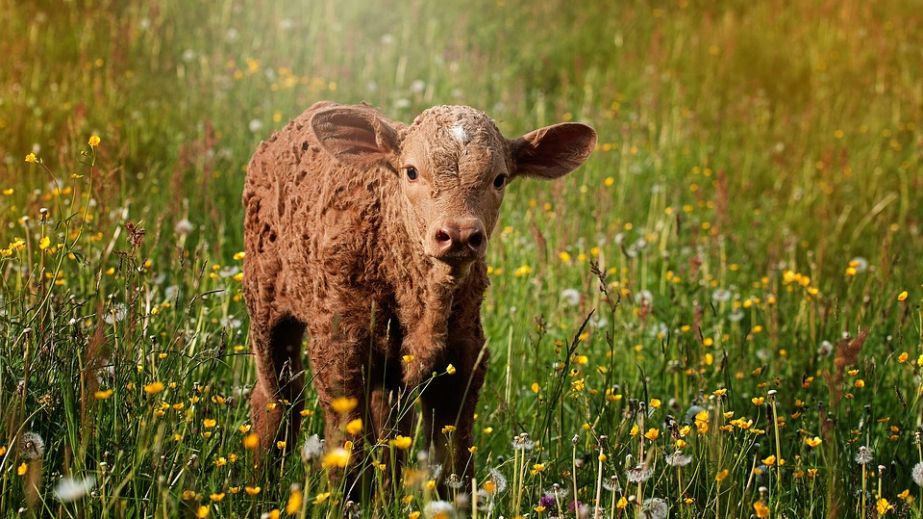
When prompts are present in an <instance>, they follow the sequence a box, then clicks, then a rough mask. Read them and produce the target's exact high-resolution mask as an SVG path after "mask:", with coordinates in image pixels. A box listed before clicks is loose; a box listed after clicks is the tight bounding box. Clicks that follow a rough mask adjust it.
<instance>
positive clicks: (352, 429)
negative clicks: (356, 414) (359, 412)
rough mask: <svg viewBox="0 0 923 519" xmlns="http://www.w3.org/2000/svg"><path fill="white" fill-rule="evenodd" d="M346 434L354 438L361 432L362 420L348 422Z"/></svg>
mask: <svg viewBox="0 0 923 519" xmlns="http://www.w3.org/2000/svg"><path fill="white" fill-rule="evenodd" d="M346 432H347V433H349V434H351V435H353V436H355V435H357V434H359V433H361V432H362V418H356V419H355V420H350V421H349V423H347V424H346Z"/></svg>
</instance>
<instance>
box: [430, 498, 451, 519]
mask: <svg viewBox="0 0 923 519" xmlns="http://www.w3.org/2000/svg"><path fill="white" fill-rule="evenodd" d="M423 515H424V516H425V517H426V519H432V518H434V517H440V518H441V517H455V507H454V506H452V503H450V502H448V501H430V502H429V503H426V506H424V507H423Z"/></svg>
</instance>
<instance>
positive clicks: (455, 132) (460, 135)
mask: <svg viewBox="0 0 923 519" xmlns="http://www.w3.org/2000/svg"><path fill="white" fill-rule="evenodd" d="M449 132H450V133H451V134H452V137H455V140H456V141H458V143H459V144H468V132H466V131H465V129H464V128H462V126H461V125H460V124H456V125H455V126H453V127H452V128H451V129H450V130H449Z"/></svg>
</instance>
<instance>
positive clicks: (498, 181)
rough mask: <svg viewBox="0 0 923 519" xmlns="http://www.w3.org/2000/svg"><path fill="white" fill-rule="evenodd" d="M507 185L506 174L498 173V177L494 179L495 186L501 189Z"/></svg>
mask: <svg viewBox="0 0 923 519" xmlns="http://www.w3.org/2000/svg"><path fill="white" fill-rule="evenodd" d="M505 185H506V175H497V178H495V179H494V187H495V188H497V189H500V188H501V187H503V186H505Z"/></svg>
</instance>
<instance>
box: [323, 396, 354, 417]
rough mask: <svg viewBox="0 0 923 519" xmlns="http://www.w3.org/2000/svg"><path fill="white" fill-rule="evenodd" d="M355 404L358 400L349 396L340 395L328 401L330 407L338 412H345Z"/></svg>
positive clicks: (350, 409)
mask: <svg viewBox="0 0 923 519" xmlns="http://www.w3.org/2000/svg"><path fill="white" fill-rule="evenodd" d="M357 405H359V401H358V400H357V399H356V398H354V397H351V396H341V397H338V398H334V399H333V401H332V402H330V407H332V408H333V410H334V411H336V412H337V413H339V414H346V413H348V412H350V411H352V410H353V409H355V408H356V406H357Z"/></svg>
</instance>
